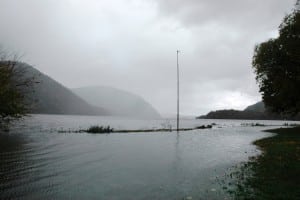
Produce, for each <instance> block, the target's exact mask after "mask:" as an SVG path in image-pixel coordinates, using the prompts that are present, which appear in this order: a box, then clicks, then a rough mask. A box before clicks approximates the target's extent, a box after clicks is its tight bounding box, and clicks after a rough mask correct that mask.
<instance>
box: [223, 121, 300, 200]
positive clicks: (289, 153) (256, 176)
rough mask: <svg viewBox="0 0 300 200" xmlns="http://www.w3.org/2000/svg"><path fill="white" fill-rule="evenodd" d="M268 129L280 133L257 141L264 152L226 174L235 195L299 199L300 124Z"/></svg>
mask: <svg viewBox="0 0 300 200" xmlns="http://www.w3.org/2000/svg"><path fill="white" fill-rule="evenodd" d="M268 132H272V133H276V134H277V135H275V136H273V137H270V138H265V139H261V140H257V141H255V142H254V144H255V145H257V146H258V147H259V148H260V149H261V150H262V154H261V155H259V156H257V157H254V158H251V159H250V161H249V162H247V163H244V164H243V165H242V166H239V167H238V168H237V169H236V170H235V171H232V172H231V173H230V174H228V175H227V178H228V176H229V177H230V179H231V181H227V182H226V184H225V185H224V189H225V190H227V192H228V193H230V194H231V195H232V197H233V198H234V199H291V200H293V199H300V127H294V128H280V129H273V130H268Z"/></svg>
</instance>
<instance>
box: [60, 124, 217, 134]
mask: <svg viewBox="0 0 300 200" xmlns="http://www.w3.org/2000/svg"><path fill="white" fill-rule="evenodd" d="M214 125H215V124H212V125H202V126H198V127H195V128H180V129H179V130H178V131H192V130H198V129H211V128H212V127H213V126H214ZM173 131H177V129H172V128H157V129H133V130H129V129H128V130H114V129H113V128H110V126H98V125H96V126H91V127H90V128H88V129H86V130H84V129H79V130H71V129H68V130H63V129H60V130H59V131H58V132H59V133H92V134H104V133H150V132H173Z"/></svg>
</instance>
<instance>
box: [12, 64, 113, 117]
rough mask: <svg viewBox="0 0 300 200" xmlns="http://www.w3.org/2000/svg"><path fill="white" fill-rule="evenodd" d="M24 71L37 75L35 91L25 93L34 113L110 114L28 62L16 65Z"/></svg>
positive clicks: (27, 75)
mask: <svg viewBox="0 0 300 200" xmlns="http://www.w3.org/2000/svg"><path fill="white" fill-rule="evenodd" d="M16 67H18V68H19V69H21V70H23V71H24V78H26V77H35V81H37V82H39V83H37V84H34V86H33V92H29V93H25V100H26V102H27V104H29V106H30V108H31V109H30V110H31V113H33V114H66V115H108V114H109V113H108V112H107V111H106V110H105V109H103V108H100V107H96V106H91V105H90V104H88V103H87V102H86V101H85V100H83V99H82V98H80V97H78V96H77V95H76V94H74V93H73V92H72V91H71V90H70V89H68V88H66V87H64V86H63V85H61V84H60V83H58V82H57V81H55V80H54V79H52V78H50V77H49V76H47V75H45V74H43V73H41V72H40V71H38V70H37V69H35V68H33V67H32V66H30V65H28V64H26V63H18V64H17V65H16Z"/></svg>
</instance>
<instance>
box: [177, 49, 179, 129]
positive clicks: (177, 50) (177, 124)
mask: <svg viewBox="0 0 300 200" xmlns="http://www.w3.org/2000/svg"><path fill="white" fill-rule="evenodd" d="M179 52H180V51H179V50H177V132H178V131H179V63H178V55H179Z"/></svg>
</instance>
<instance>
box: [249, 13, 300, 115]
mask: <svg viewBox="0 0 300 200" xmlns="http://www.w3.org/2000/svg"><path fill="white" fill-rule="evenodd" d="M252 64H253V68H254V70H255V73H256V80H257V82H258V84H259V87H260V92H261V93H262V96H263V101H264V103H265V104H266V106H267V107H268V108H270V109H271V110H272V111H274V112H277V113H291V114H297V113H299V111H300V90H299V88H298V87H299V85H300V12H299V10H297V9H295V10H294V12H292V13H291V14H289V15H287V16H286V17H285V18H284V20H283V22H282V23H281V25H280V26H279V37H278V38H276V39H270V40H269V41H267V42H264V43H261V44H259V45H257V46H256V47H255V53H254V56H253V62H252Z"/></svg>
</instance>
